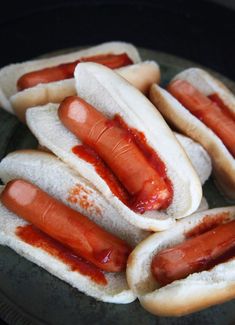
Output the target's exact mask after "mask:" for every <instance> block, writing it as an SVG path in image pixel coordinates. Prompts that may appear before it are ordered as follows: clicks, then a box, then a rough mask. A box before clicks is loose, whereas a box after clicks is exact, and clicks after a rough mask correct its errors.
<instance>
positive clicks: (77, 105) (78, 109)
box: [58, 96, 171, 212]
mask: <svg viewBox="0 0 235 325" xmlns="http://www.w3.org/2000/svg"><path fill="white" fill-rule="evenodd" d="M58 114H59V117H60V119H61V121H62V123H63V124H64V125H65V126H66V127H67V128H68V129H69V130H70V131H71V132H72V133H74V134H75V135H76V136H77V137H78V138H79V139H80V140H81V141H82V142H83V144H85V145H88V146H89V147H91V148H92V149H94V150H95V151H96V152H97V153H98V155H99V156H100V157H101V158H102V159H103V160H104V161H105V163H106V164H107V165H108V166H109V167H110V169H111V170H112V171H113V173H114V174H115V175H116V176H117V177H118V179H119V180H120V182H121V183H122V185H123V186H124V187H125V188H126V189H127V191H128V192H129V194H131V195H132V196H133V202H134V203H133V209H135V210H137V211H140V212H144V211H145V210H153V209H159V208H161V207H162V206H164V207H165V203H166V201H168V200H169V197H170V196H171V193H170V191H169V189H168V187H167V185H166V182H165V180H164V179H163V178H162V177H161V176H160V175H159V174H158V172H157V171H156V170H155V169H154V168H153V167H152V166H151V165H150V164H149V162H148V160H147V159H146V157H145V156H144V154H143V153H142V152H141V150H140V149H139V148H138V147H137V145H136V144H135V143H134V141H133V140H132V138H131V136H130V135H129V134H128V132H127V131H126V130H125V129H123V128H122V127H120V126H118V125H116V124H115V122H114V121H112V120H109V119H107V118H106V117H105V116H104V115H103V114H102V113H101V112H99V111H97V110H96V109H95V108H94V107H93V106H91V105H89V104H88V103H86V102H85V101H84V100H83V99H81V98H79V97H75V96H72V97H68V98H66V99H65V100H64V101H63V102H62V103H61V105H60V107H59V111H58Z"/></svg>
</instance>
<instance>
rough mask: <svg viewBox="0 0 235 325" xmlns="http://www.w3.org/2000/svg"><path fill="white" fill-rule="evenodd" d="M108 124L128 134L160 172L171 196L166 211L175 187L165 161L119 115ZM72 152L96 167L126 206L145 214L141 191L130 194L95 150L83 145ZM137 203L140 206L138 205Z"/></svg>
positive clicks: (141, 134)
mask: <svg viewBox="0 0 235 325" xmlns="http://www.w3.org/2000/svg"><path fill="white" fill-rule="evenodd" d="M108 123H109V124H110V126H111V125H116V126H118V127H120V128H122V129H124V130H125V131H126V132H127V137H129V138H130V140H131V141H133V142H134V143H135V144H136V146H137V147H138V148H139V150H140V151H141V152H142V154H143V155H144V156H145V158H146V159H147V161H148V163H149V164H150V165H151V166H152V167H153V168H154V169H155V170H156V171H157V172H158V174H159V175H160V177H161V178H162V179H163V180H164V181H165V183H166V185H167V190H168V192H169V193H170V195H169V196H168V199H167V200H165V201H164V204H163V205H162V207H161V209H166V208H167V207H168V206H169V205H170V203H171V201H172V198H173V187H172V183H171V181H170V180H169V178H168V177H167V173H166V167H165V164H164V163H163V161H162V160H161V159H160V158H159V157H158V155H157V154H156V152H155V151H154V150H153V149H152V148H151V147H150V146H149V145H148V144H147V141H146V137H145V135H144V134H143V133H142V132H139V131H138V130H136V129H134V128H130V127H129V126H128V125H127V124H126V123H125V122H124V120H123V119H122V118H121V117H120V116H119V115H115V117H114V118H113V119H112V120H109V121H108ZM72 151H73V153H74V154H76V155H77V156H79V158H82V159H83V160H86V161H87V162H89V163H91V164H93V165H94V167H95V169H96V171H97V173H98V174H99V175H100V176H101V177H102V179H104V180H105V182H106V183H107V184H108V186H109V188H110V190H111V191H112V193H113V194H114V195H115V196H117V197H118V198H119V199H120V200H121V201H122V202H123V203H124V204H126V205H127V206H128V207H130V208H131V209H133V210H135V211H137V212H139V213H144V212H145V209H144V206H142V205H141V203H139V202H144V197H143V198H142V197H141V194H142V193H141V191H140V194H139V195H138V194H137V195H135V196H133V195H131V194H128V192H127V191H126V189H125V188H124V187H123V185H122V184H121V183H120V181H119V180H118V179H117V177H116V176H115V175H114V174H113V172H112V171H111V169H110V168H109V167H108V166H107V165H106V164H105V162H104V161H103V160H102V159H101V158H100V157H99V155H98V154H97V153H96V152H95V151H94V150H93V149H91V148H90V147H89V146H87V145H84V144H83V145H78V146H75V147H74V148H73V149H72ZM137 201H138V205H137V204H136V202H137ZM150 203H151V202H150Z"/></svg>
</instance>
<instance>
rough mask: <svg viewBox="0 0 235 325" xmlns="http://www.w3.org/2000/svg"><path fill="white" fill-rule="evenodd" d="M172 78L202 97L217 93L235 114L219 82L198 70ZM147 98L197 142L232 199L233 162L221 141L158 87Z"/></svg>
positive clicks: (230, 98) (233, 103)
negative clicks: (185, 83) (206, 153)
mask: <svg viewBox="0 0 235 325" xmlns="http://www.w3.org/2000/svg"><path fill="white" fill-rule="evenodd" d="M174 79H184V80H187V81H189V82H190V83H191V84H192V85H193V86H194V87H195V88H197V89H199V90H200V91H201V92H202V93H203V94H205V95H209V94H212V93H217V94H219V96H220V97H221V99H223V101H224V102H225V104H226V105H227V106H228V108H229V109H230V110H231V112H235V98H234V96H233V95H232V93H231V92H230V91H229V90H228V89H227V88H226V87H225V86H224V85H222V84H221V83H220V82H219V81H218V80H216V79H215V78H213V77H211V76H210V75H209V74H208V73H206V72H205V71H203V70H201V69H196V68H192V69H188V70H185V71H183V72H181V73H180V74H179V75H176V76H175V78H174ZM150 99H151V101H152V102H153V103H154V105H155V106H156V107H157V109H158V110H159V111H160V112H161V113H162V115H163V116H164V117H165V118H166V119H167V121H169V123H170V124H172V125H174V126H175V127H176V128H177V129H178V130H180V131H181V132H182V133H185V134H186V135H188V136H189V137H191V138H192V139H194V140H195V141H197V142H199V143H200V144H201V145H202V146H203V147H204V148H205V149H206V150H207V152H208V153H209V155H210V157H211V159H212V165H213V173H214V176H215V179H216V181H217V183H218V186H219V188H221V190H222V191H223V192H224V193H225V194H226V196H228V197H230V198H233V199H234V198H235V161H234V158H233V156H232V155H231V153H230V152H229V151H228V149H227V148H226V147H225V145H224V144H223V142H222V141H221V140H220V138H219V137H218V136H217V135H216V134H215V133H214V132H213V131H212V130H211V129H209V128H208V127H207V126H206V125H205V124H204V123H202V122H201V121H200V120H199V119H198V118H196V117H195V116H194V115H192V114H191V113H190V112H189V111H188V110H187V109H185V108H184V107H183V106H182V105H181V104H180V103H179V102H178V101H177V100H176V99H175V98H174V97H173V96H171V95H170V94H169V93H168V92H167V91H165V90H163V89H162V88H160V87H159V86H158V85H152V87H151V90H150Z"/></svg>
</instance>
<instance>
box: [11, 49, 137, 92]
mask: <svg viewBox="0 0 235 325" xmlns="http://www.w3.org/2000/svg"><path fill="white" fill-rule="evenodd" d="M81 62H96V63H99V64H103V65H105V66H106V67H109V68H110V69H118V68H121V67H124V66H126V65H129V64H133V61H132V60H131V59H130V58H129V57H128V55H127V54H126V53H122V54H107V55H96V56H90V57H86V58H81V59H79V60H76V61H74V62H69V63H63V64H60V65H58V66H55V67H50V68H44V69H41V70H37V71H32V72H28V73H26V74H24V75H23V76H21V77H20V78H19V79H18V81H17V88H18V90H24V89H27V88H31V87H34V86H37V85H38V84H41V83H49V82H53V81H59V80H64V79H70V78H73V74H74V70H75V68H76V65H77V64H79V63H81Z"/></svg>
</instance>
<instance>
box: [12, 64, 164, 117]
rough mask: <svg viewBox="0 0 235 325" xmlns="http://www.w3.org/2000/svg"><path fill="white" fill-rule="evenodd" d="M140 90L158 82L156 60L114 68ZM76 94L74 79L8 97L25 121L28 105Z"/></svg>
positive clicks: (158, 70) (43, 85)
mask: <svg viewBox="0 0 235 325" xmlns="http://www.w3.org/2000/svg"><path fill="white" fill-rule="evenodd" d="M115 71H116V72H117V73H118V74H120V75H121V76H122V77H123V78H125V79H126V80H127V81H129V82H130V83H131V84H132V85H133V86H134V87H136V88H138V89H139V90H140V91H141V92H143V93H147V92H148V90H149V88H150V86H151V85H152V84H153V83H159V80H160V69H159V66H158V64H157V63H156V62H154V61H145V62H140V63H137V64H132V65H130V66H127V67H123V68H119V69H116V70H115ZM73 95H76V89H75V82H74V79H66V80H61V81H55V82H50V83H47V84H39V85H37V86H34V87H32V88H28V89H25V90H22V91H20V92H17V93H16V94H14V95H13V96H11V97H10V102H11V105H12V107H13V110H14V112H15V113H16V115H17V116H18V117H19V119H20V120H21V121H23V122H25V111H26V109H27V108H28V107H33V106H39V105H45V104H47V103H60V102H61V101H62V100H63V99H64V98H65V97H67V96H73Z"/></svg>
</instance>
